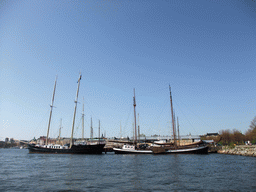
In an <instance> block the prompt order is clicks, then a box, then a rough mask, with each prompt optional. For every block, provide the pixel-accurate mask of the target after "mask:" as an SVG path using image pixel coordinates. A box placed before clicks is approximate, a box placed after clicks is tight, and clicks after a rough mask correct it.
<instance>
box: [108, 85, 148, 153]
mask: <svg viewBox="0 0 256 192" xmlns="http://www.w3.org/2000/svg"><path fill="white" fill-rule="evenodd" d="M133 106H134V140H133V144H130V143H125V144H124V145H123V146H122V148H115V147H114V148H113V151H114V152H115V154H153V152H152V150H150V149H142V148H140V145H137V129H136V100H135V89H134V97H133Z"/></svg>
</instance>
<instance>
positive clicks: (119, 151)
mask: <svg viewBox="0 0 256 192" xmlns="http://www.w3.org/2000/svg"><path fill="white" fill-rule="evenodd" d="M113 151H114V152H115V153H116V154H153V151H151V150H137V149H119V148H113Z"/></svg>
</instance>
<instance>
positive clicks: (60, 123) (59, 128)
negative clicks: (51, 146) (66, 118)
mask: <svg viewBox="0 0 256 192" xmlns="http://www.w3.org/2000/svg"><path fill="white" fill-rule="evenodd" d="M61 128H62V119H60V128H59V144H60V135H61Z"/></svg>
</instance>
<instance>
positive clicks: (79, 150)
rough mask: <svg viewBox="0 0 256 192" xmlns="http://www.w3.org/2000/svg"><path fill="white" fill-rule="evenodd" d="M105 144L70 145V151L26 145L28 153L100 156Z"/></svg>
mask: <svg viewBox="0 0 256 192" xmlns="http://www.w3.org/2000/svg"><path fill="white" fill-rule="evenodd" d="M104 146H105V144H97V145H72V147H71V148H70V149H53V148H44V147H38V146H35V145H28V149H29V153H54V154H102V152H103V151H104Z"/></svg>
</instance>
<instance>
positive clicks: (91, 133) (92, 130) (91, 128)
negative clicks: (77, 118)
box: [90, 117, 93, 139]
mask: <svg viewBox="0 0 256 192" xmlns="http://www.w3.org/2000/svg"><path fill="white" fill-rule="evenodd" d="M90 137H91V139H93V128H92V117H91V135H90Z"/></svg>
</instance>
